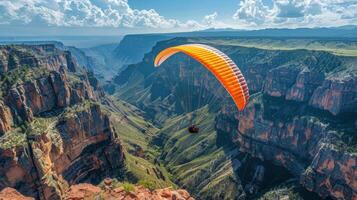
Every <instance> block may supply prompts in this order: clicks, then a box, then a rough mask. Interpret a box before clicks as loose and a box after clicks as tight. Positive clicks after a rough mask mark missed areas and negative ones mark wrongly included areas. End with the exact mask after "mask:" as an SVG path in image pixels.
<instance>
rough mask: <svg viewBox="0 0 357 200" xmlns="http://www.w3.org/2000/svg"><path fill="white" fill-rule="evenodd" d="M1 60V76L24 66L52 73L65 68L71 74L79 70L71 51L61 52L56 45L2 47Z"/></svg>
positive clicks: (0, 49)
mask: <svg viewBox="0 0 357 200" xmlns="http://www.w3.org/2000/svg"><path fill="white" fill-rule="evenodd" d="M0 60H1V61H0V74H2V73H4V72H7V71H9V70H12V69H15V68H22V67H24V66H27V67H30V68H34V67H39V66H42V67H45V68H46V69H48V70H50V71H58V70H59V69H60V68H62V67H64V68H65V69H66V70H69V71H71V72H75V71H76V70H77V69H78V68H79V66H78V64H77V63H76V62H75V60H74V59H73V57H72V56H71V53H70V52H69V51H61V50H59V49H57V48H56V47H55V45H54V44H41V45H9V46H1V47H0Z"/></svg>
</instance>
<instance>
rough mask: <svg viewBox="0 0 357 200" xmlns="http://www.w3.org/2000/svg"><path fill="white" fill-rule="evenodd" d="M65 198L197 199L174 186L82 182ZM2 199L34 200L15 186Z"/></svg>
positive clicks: (4, 191) (71, 189) (66, 193)
mask: <svg viewBox="0 0 357 200" xmlns="http://www.w3.org/2000/svg"><path fill="white" fill-rule="evenodd" d="M63 199H64V200H95V199H125V200H195V199H194V198H193V197H191V196H190V194H189V193H188V192H187V191H186V190H174V189H172V188H164V189H156V190H149V189H147V188H144V187H143V186H134V187H133V188H132V190H131V191H127V190H125V189H124V188H123V187H118V188H114V189H107V190H106V189H101V188H100V187H97V186H94V185H91V184H88V183H82V184H78V185H73V186H71V187H70V188H69V189H68V190H67V191H66V192H65V195H64V197H63ZM0 200H34V199H33V198H31V197H25V196H23V195H22V194H21V193H19V192H18V191H17V190H15V189H13V188H5V189H3V190H2V191H1V192H0Z"/></svg>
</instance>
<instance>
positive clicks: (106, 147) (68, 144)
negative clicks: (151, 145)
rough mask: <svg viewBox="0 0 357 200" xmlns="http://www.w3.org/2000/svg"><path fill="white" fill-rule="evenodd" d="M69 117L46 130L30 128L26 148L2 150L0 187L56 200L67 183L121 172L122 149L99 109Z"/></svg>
mask: <svg viewBox="0 0 357 200" xmlns="http://www.w3.org/2000/svg"><path fill="white" fill-rule="evenodd" d="M69 115H70V116H68V117H65V118H64V119H61V120H60V121H58V122H53V123H52V124H49V127H48V128H47V129H46V131H45V132H36V130H33V131H32V133H31V135H28V136H27V140H28V146H27V147H26V146H25V147H19V148H17V149H7V150H1V154H0V155H1V157H0V158H1V160H2V163H1V166H2V167H1V168H0V174H1V177H2V182H1V183H0V187H5V186H9V187H15V188H16V189H18V190H19V191H21V192H23V193H24V194H26V195H30V196H33V197H36V198H38V199H60V198H61V196H62V195H63V194H64V191H65V190H66V188H67V187H68V185H72V184H75V183H79V182H84V181H89V182H92V183H96V182H99V181H101V180H102V178H104V177H107V176H113V177H117V178H120V177H121V176H122V175H123V174H124V154H123V149H122V147H121V144H120V142H119V141H118V140H117V139H116V138H115V136H114V132H113V130H112V128H111V125H110V121H109V118H108V116H106V115H105V114H103V113H102V111H101V109H100V107H99V105H93V106H90V107H88V108H85V109H84V110H82V111H78V112H74V113H70V114H69ZM51 126H52V129H51Z"/></svg>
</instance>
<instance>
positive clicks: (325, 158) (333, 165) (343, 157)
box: [300, 144, 357, 199]
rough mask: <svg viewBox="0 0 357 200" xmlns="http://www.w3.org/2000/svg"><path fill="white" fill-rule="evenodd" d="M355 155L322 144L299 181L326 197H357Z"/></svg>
mask: <svg viewBox="0 0 357 200" xmlns="http://www.w3.org/2000/svg"><path fill="white" fill-rule="evenodd" d="M356 177H357V155H356V154H349V153H341V152H340V151H337V150H335V149H333V148H331V147H329V145H328V144H324V145H322V146H321V147H320V148H319V150H318V152H317V154H316V156H315V157H314V159H313V161H312V163H311V165H310V166H309V168H307V169H306V171H305V172H304V173H303V174H302V176H301V179H300V182H301V184H302V185H303V186H305V187H306V188H307V189H308V190H310V191H314V192H316V193H318V194H319V195H320V196H322V197H324V198H326V197H328V196H330V195H331V196H333V197H334V198H335V199H357V178H356Z"/></svg>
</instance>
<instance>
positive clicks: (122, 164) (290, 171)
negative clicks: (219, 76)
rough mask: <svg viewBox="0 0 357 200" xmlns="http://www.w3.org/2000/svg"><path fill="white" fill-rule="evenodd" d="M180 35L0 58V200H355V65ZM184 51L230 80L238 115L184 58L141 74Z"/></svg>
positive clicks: (309, 53) (44, 48)
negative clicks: (245, 94)
mask: <svg viewBox="0 0 357 200" xmlns="http://www.w3.org/2000/svg"><path fill="white" fill-rule="evenodd" d="M192 34H193V35H192ZM192 34H189V33H182V34H178V35H175V34H173V35H170V34H168V35H167V34H162V35H160V34H157V35H129V36H126V37H124V39H123V40H122V42H121V43H120V44H119V45H118V46H117V47H116V48H114V45H106V46H100V47H98V48H91V49H83V50H81V51H80V50H77V49H75V48H68V47H64V46H62V45H60V44H57V43H56V44H44V43H41V44H31V45H3V46H0V77H1V79H0V86H1V90H0V96H1V100H0V190H2V192H0V199H1V198H6V196H2V195H4V194H9V195H14V196H16V198H18V199H31V198H35V199H41V200H42V199H81V198H82V199H83V198H88V199H95V198H104V199H107V198H124V197H125V198H132V199H137V198H139V199H140V198H141V197H143V198H144V197H146V198H149V199H150V198H153V199H155V198H161V197H162V198H164V199H165V198H166V199H177V198H178V199H180V198H183V199H193V198H195V199H208V200H210V199H212V200H215V199H277V198H289V199H346V200H349V199H356V198H357V179H356V177H357V167H356V166H357V165H356V161H357V154H356V147H357V146H356V145H357V142H356V141H357V138H356V135H355V131H356V129H357V118H356V116H357V115H356V113H357V110H356V109H357V88H356V87H355V85H356V84H357V73H356V72H357V67H356V63H357V60H356V58H355V57H354V56H341V55H338V54H335V53H333V52H331V51H323V50H315V49H310V50H309V49H289V50H284V49H279V48H275V49H266V48H265V47H264V48H263V47H259V46H253V47H252V46H248V45H247V44H249V45H251V44H255V43H256V40H255V39H249V38H244V39H241V38H239V39H237V38H235V37H233V36H229V37H228V36H227V37H212V38H211V37H204V38H203V37H197V36H196V37H194V36H195V34H196V35H199V34H203V33H192ZM207 34H208V33H207ZM211 34H212V35H214V34H215V33H209V34H208V35H211ZM186 35H187V36H186ZM177 36H185V37H177ZM283 40H284V39H271V38H269V39H264V38H263V39H259V42H261V43H263V44H271V45H277V44H279V45H280V43H283V42H284V41H283ZM290 40H292V39H289V41H290ZM311 41H314V40H313V39H311V40H310V39H309V40H307V39H299V42H301V44H305V43H308V44H310V43H311ZM264 42H265V43H264ZM314 42H316V43H319V44H324V45H325V46H329V45H331V44H333V45H335V41H332V42H331V41H328V40H326V41H324V40H316V41H314ZM136 43H142V44H140V45H139V46H138V48H135V45H133V44H136ZM186 43H203V44H208V45H212V46H214V47H216V48H217V49H220V50H221V51H222V52H224V53H226V54H227V55H228V56H229V57H231V58H232V60H233V61H234V62H235V63H236V64H237V65H238V66H239V67H240V69H241V70H242V73H243V74H244V76H245V77H246V80H247V83H248V85H249V89H250V93H251V98H250V102H249V104H248V106H247V107H246V109H245V110H244V111H242V112H238V111H237V109H236V107H235V106H234V103H233V102H232V100H231V99H230V97H229V96H228V94H227V93H226V91H225V89H224V88H223V87H222V86H221V85H220V84H219V82H218V81H217V80H216V79H215V78H214V76H212V75H211V74H210V73H209V72H208V71H207V70H205V69H204V68H202V67H201V66H200V64H199V63H198V62H196V61H194V60H193V59H190V58H188V57H187V56H185V55H183V54H178V55H175V56H173V57H172V58H170V59H169V60H168V61H167V62H165V63H164V64H163V65H162V66H161V67H160V68H155V67H154V66H153V60H154V57H155V56H156V55H157V53H158V52H159V51H161V50H163V49H165V48H167V47H170V46H174V45H180V44H186ZM336 43H338V42H336ZM342 43H343V44H345V43H344V42H343V41H342ZM351 44H353V43H351ZM107 50H108V52H107V53H108V55H106V51H107ZM87 54H88V55H87ZM109 54H110V55H109ZM112 56H115V57H116V59H112ZM109 58H110V59H109ZM105 59H109V62H108V63H112V64H113V65H111V66H112V68H111V66H107V64H108V63H105V62H104V61H103V62H102V60H105ZM131 63H134V64H131ZM119 65H122V66H120V67H119ZM101 67H103V68H101ZM93 68H96V69H95V70H94V69H93ZM109 68H110V69H109ZM119 68H120V69H119ZM93 71H94V72H93ZM108 72H110V73H108ZM114 72H118V74H117V75H113V73H114ZM112 76H114V77H113V79H112V80H109V81H108V78H110V77H112ZM98 79H99V80H98ZM103 80H104V81H103ZM191 124H197V125H198V126H199V128H200V132H199V133H198V134H190V133H188V131H187V127H188V126H190V125H191ZM109 178H110V179H109ZM105 180H111V182H113V183H115V184H114V185H115V187H113V188H112V187H111V188H110V190H108V188H107V187H106V186H105ZM12 188H14V189H16V190H14V189H12ZM177 188H182V189H177ZM186 190H187V191H186ZM113 191H114V192H113ZM20 193H21V194H20Z"/></svg>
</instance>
